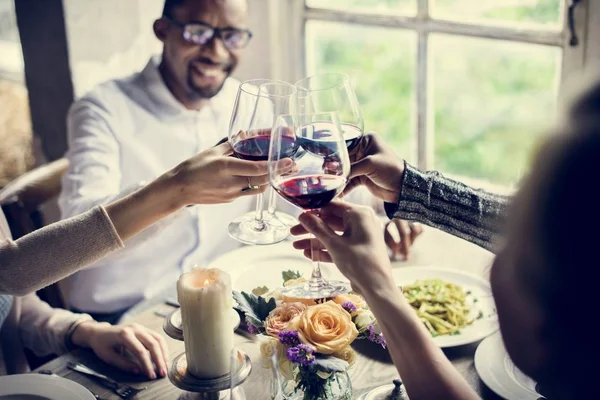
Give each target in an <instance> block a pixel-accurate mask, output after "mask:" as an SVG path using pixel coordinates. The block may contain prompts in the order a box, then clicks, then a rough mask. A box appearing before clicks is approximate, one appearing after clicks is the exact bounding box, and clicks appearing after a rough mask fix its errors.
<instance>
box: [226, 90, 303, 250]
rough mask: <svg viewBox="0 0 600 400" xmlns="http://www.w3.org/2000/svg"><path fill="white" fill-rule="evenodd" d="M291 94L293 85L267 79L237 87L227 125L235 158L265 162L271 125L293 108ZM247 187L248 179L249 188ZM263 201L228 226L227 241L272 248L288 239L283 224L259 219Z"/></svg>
mask: <svg viewBox="0 0 600 400" xmlns="http://www.w3.org/2000/svg"><path fill="white" fill-rule="evenodd" d="M295 93H296V89H295V87H294V86H293V85H290V84H289V83H286V82H281V81H273V80H268V79H256V80H250V81H246V82H243V83H242V84H241V85H240V87H239V88H238V93H237V97H236V101H235V105H234V109H233V113H232V116H231V122H230V125H229V143H230V145H231V147H232V149H233V153H234V155H235V156H236V157H238V158H241V159H244V160H249V161H267V159H268V155H269V143H270V140H271V128H272V127H273V122H274V121H275V119H276V118H277V117H278V116H279V115H281V114H286V113H289V112H290V110H291V109H292V108H293V107H294V104H295V103H294V97H293V96H294V95H295ZM292 151H293V150H292ZM251 184H252V183H251V179H248V186H249V188H251ZM263 201H264V197H263V195H262V194H258V195H257V196H256V211H255V212H253V213H248V214H245V215H242V216H241V217H238V218H236V219H234V220H233V221H232V222H231V223H230V224H229V228H228V231H229V235H230V236H231V237H233V238H234V239H236V240H238V241H240V242H242V243H245V244H255V245H267V244H274V243H277V242H280V241H282V240H284V239H285V238H287V237H288V235H289V228H288V226H287V225H286V224H284V223H282V222H281V221H279V220H278V219H277V218H269V219H266V220H265V219H264V218H263V208H264V205H263Z"/></svg>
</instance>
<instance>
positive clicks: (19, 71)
mask: <svg viewBox="0 0 600 400" xmlns="http://www.w3.org/2000/svg"><path fill="white" fill-rule="evenodd" d="M23 75H24V67H23V54H22V52H21V44H20V40H19V31H18V29H17V23H16V18H15V11H14V2H13V0H0V105H1V106H0V143H2V145H0V188H2V187H4V186H5V185H6V184H7V183H9V182H10V181H12V180H14V179H15V178H17V177H18V176H20V175H21V174H23V173H24V172H26V171H28V170H29V169H31V168H32V167H33V166H34V164H35V159H34V157H33V149H32V140H33V134H32V128H31V117H30V115H29V99H28V96H27V90H26V88H25V86H24V83H23V82H24V77H23Z"/></svg>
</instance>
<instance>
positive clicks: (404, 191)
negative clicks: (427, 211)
mask: <svg viewBox="0 0 600 400" xmlns="http://www.w3.org/2000/svg"><path fill="white" fill-rule="evenodd" d="M428 186H429V182H428V180H427V178H426V177H425V176H424V175H423V173H422V172H421V171H419V170H418V169H417V168H415V167H413V166H412V165H410V164H409V163H407V162H406V161H404V177H403V178H402V187H401V188H400V196H398V203H396V204H394V203H384V205H383V206H384V208H385V213H386V214H387V216H388V218H389V219H394V218H402V216H401V215H400V213H401V211H402V205H403V204H406V203H407V202H411V201H412V200H414V199H415V198H419V197H421V196H420V195H422V193H423V192H424V190H423V188H427V187H428Z"/></svg>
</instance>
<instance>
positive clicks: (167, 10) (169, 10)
mask: <svg viewBox="0 0 600 400" xmlns="http://www.w3.org/2000/svg"><path fill="white" fill-rule="evenodd" d="M183 2H184V0H165V6H164V7H163V12H162V16H163V17H167V18H173V9H174V8H175V7H178V6H180V5H182V4H183Z"/></svg>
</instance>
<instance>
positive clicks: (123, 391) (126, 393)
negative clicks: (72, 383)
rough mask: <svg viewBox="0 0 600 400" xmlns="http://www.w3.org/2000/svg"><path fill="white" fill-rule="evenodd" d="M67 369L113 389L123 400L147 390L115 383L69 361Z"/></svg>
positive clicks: (81, 365) (104, 376)
mask: <svg viewBox="0 0 600 400" xmlns="http://www.w3.org/2000/svg"><path fill="white" fill-rule="evenodd" d="M67 367H68V368H69V369H72V370H73V371H77V372H79V373H81V374H85V375H88V376H91V377H93V378H96V380H97V381H98V382H100V383H101V384H102V385H104V386H105V387H107V388H109V389H111V390H112V391H113V392H115V393H116V394H117V395H119V397H120V398H122V399H131V398H132V397H134V396H135V395H136V394H138V393H139V392H141V391H142V390H144V389H146V388H145V387H143V388H141V389H137V388H134V387H132V386H129V385H125V384H123V383H119V382H117V381H115V380H114V379H110V378H109V377H108V376H106V375H102V374H101V373H99V372H96V371H94V370H93V369H91V368H88V367H86V366H85V365H83V364H79V363H74V362H71V361H69V362H68V363H67Z"/></svg>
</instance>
